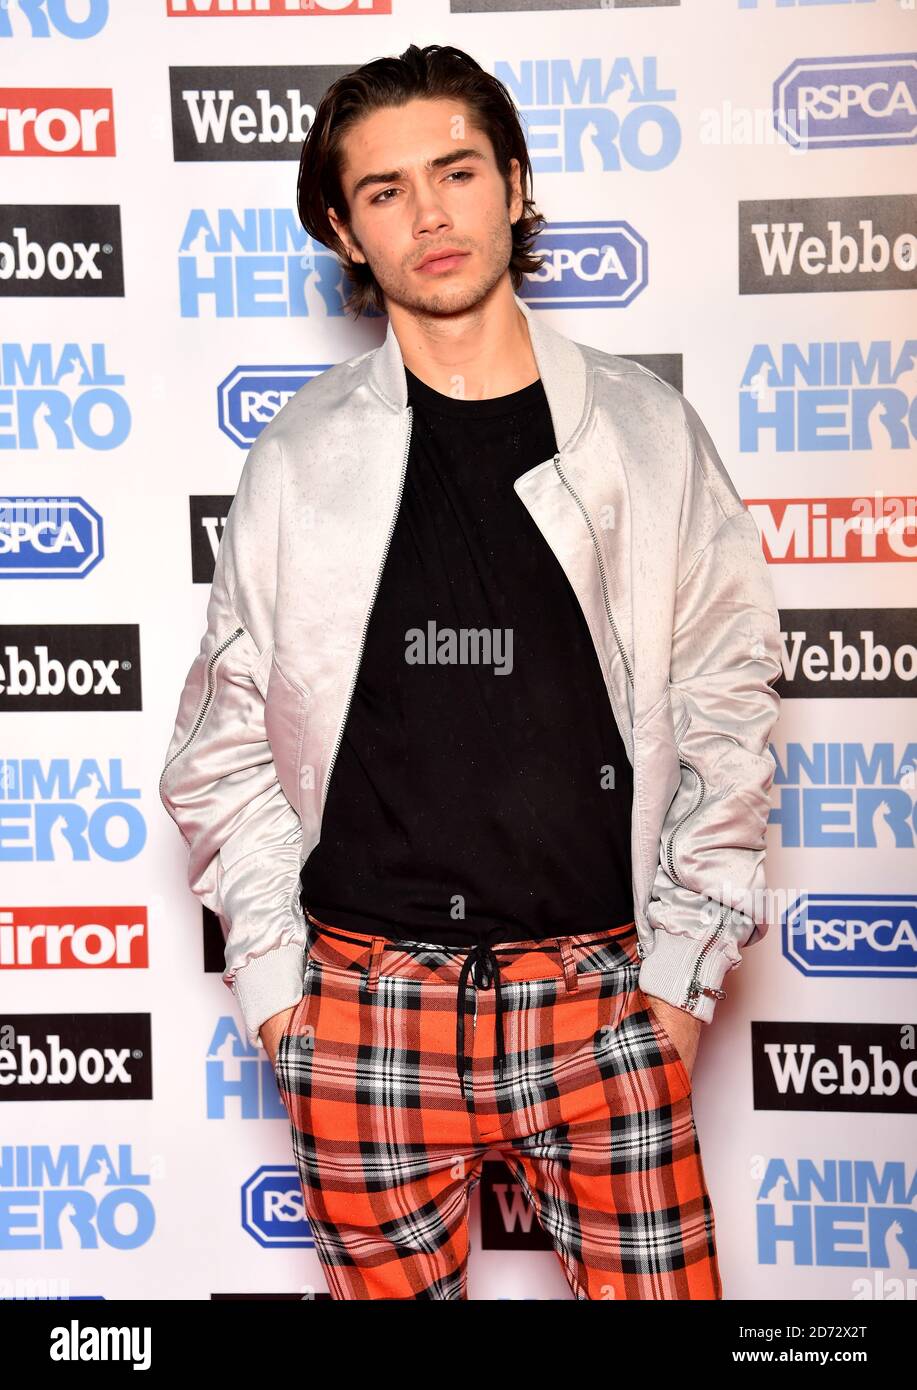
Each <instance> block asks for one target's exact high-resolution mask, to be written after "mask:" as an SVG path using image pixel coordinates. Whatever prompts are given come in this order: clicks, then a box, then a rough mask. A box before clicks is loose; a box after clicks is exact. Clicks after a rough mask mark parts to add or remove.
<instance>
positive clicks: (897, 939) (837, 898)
mask: <svg viewBox="0 0 917 1390" xmlns="http://www.w3.org/2000/svg"><path fill="white" fill-rule="evenodd" d="M781 946H782V951H783V955H784V958H785V959H786V960H788V961H789V963H790V965H792V966H794V967H795V969H796V970H798V971H799V973H800V974H801V975H808V976H816V975H820V976H823V977H826V978H828V979H841V978H844V977H852V978H853V979H858V980H902V979H914V978H915V976H917V897H911V896H910V895H909V894H904V893H803V894H801V896H800V897H799V898H797V899H796V900H795V901H794V902H793V903H791V904H790V906H789V907H788V909H787V911H786V912H785V913H784V916H783V918H782V921H781Z"/></svg>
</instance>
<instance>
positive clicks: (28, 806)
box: [0, 757, 147, 864]
mask: <svg viewBox="0 0 917 1390" xmlns="http://www.w3.org/2000/svg"><path fill="white" fill-rule="evenodd" d="M140 796H141V792H140V788H139V787H126V786H125V785H124V780H123V768H122V763H121V759H120V758H109V760H108V771H107V772H105V771H103V765H102V763H100V762H99V761H97V760H96V759H95V758H84V759H83V760H82V761H77V760H75V759H70V758H66V757H62V758H48V759H47V760H44V761H43V760H42V759H40V758H0V824H2V826H3V829H4V834H3V835H2V836H0V863H12V864H30V863H44V864H48V863H60V862H63V863H68V864H69V863H89V862H92V861H96V860H102V861H104V862H105V863H109V864H123V863H125V862H126V861H127V860H129V859H136V857H137V855H138V854H139V853H140V852H141V850H142V849H143V848H144V846H145V845H146V838H147V829H146V821H145V820H144V818H143V815H142V813H141V811H140V808H139V806H138V805H137V804H136V803H137V802H138V801H139V800H140Z"/></svg>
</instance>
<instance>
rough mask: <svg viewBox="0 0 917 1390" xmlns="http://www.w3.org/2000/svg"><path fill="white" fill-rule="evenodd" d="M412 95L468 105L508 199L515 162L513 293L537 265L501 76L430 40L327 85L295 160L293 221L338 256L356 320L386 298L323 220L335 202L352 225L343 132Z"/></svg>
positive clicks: (521, 151)
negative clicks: (517, 208)
mask: <svg viewBox="0 0 917 1390" xmlns="http://www.w3.org/2000/svg"><path fill="white" fill-rule="evenodd" d="M418 97H420V98H437V97H449V98H450V99H452V100H454V101H462V102H464V103H465V104H466V105H467V107H468V112H469V119H470V120H471V121H472V122H473V124H474V125H475V126H476V127H479V128H480V129H481V130H483V131H484V133H485V134H486V135H487V136H488V138H489V140H490V143H491V144H492V146H493V149H494V155H495V157H496V161H497V168H498V169H499V171H500V173H501V174H502V175H503V177H504V179H505V180H506V189H507V203H508V202H509V196H510V188H511V185H510V181H509V162H510V160H511V159H518V161H519V171H520V188H521V192H522V199H523V206H522V215H521V217H520V218H519V219H518V221H517V222H515V223H514V224H513V228H512V233H513V250H512V256H511V258H510V262H509V272H510V277H511V279H512V283H513V289H514V290H515V291H518V290H519V288H520V287H521V285H522V278H523V274H524V273H526V272H532V271H536V270H539V269H540V268H541V266H542V264H543V258H542V257H540V256H535V255H533V254H532V245H533V243H534V241H535V238H536V237H537V235H538V233H539V232H540V231H541V229H542V227H543V226H544V225H545V219H544V218H543V217H542V216H541V214H540V213H539V212H538V210H537V209H536V207H535V204H534V202H533V201H532V198H531V190H532V165H531V162H530V160H529V153H528V149H527V148H526V143H525V136H524V135H523V132H522V125H521V123H520V120H519V113H518V112H517V110H516V107H515V106H514V104H513V100H512V97H511V96H510V94H509V92H508V91H507V89H506V87H505V86H504V85H503V83H502V82H501V81H500V80H499V78H496V77H492V76H491V75H490V73H487V72H485V71H484V69H483V68H482V67H481V66H480V64H478V63H476V62H475V60H474V59H473V58H472V57H470V56H469V55H468V54H467V53H463V52H462V50H461V49H460V48H452V47H450V46H447V45H444V44H436V43H431V44H427V46H426V47H425V48H418V47H417V45H416V44H413V43H412V44H411V45H410V46H409V47H408V48H406V49H405V50H404V52H403V53H402V54H401V55H400V57H398V58H376V59H374V61H373V62H371V63H364V65H363V66H362V67H360V68H357V69H356V70H355V71H354V72H349V73H345V75H344V76H343V77H339V78H338V79H337V81H336V82H333V83H332V84H331V86H330V87H329V88H328V90H327V92H326V93H325V95H324V96H323V97H322V99H321V101H320V102H319V105H318V108H317V110H316V112H315V120H314V121H313V122H312V125H311V127H310V129H309V132H308V134H307V135H306V138H305V141H304V143H303V147H302V154H301V156H300V160H299V178H298V180H297V184H296V207H297V211H298V212H299V220H300V221H301V222H302V225H303V226H304V227H305V229H306V231H307V232H308V233H309V235H310V236H312V237H314V238H315V240H316V241H319V242H321V244H322V245H323V246H327V247H328V249H329V250H331V251H334V252H335V254H336V255H337V256H338V257H339V259H340V260H341V261H342V263H343V265H344V270H345V272H346V275H347V278H348V280H349V281H350V283H351V286H352V290H351V293H350V295H349V296H348V298H347V300H346V302H345V308H346V309H348V310H349V311H351V312H352V313H353V314H354V316H355V317H357V316H358V315H360V314H362V313H364V312H365V311H366V310H367V309H368V308H370V307H372V308H374V309H378V310H379V311H380V313H384V312H385V301H384V299H383V296H382V291H381V289H380V288H379V285H378V282H377V280H376V277H375V276H374V275H373V273H372V270H371V269H370V267H369V266H368V265H365V264H360V263H358V262H355V261H352V260H351V259H350V256H349V254H348V251H347V248H346V246H345V245H344V243H343V242H342V241H341V239H340V237H339V236H338V235H337V233H336V232H335V230H334V227H333V225H332V223H331V220H330V218H329V217H328V212H327V209H328V208H329V207H333V208H334V210H335V212H336V213H337V215H338V217H339V218H340V219H341V221H342V222H343V223H344V224H345V226H349V225H350V214H349V209H348V206H347V199H346V198H345V197H344V190H343V188H342V186H341V162H342V157H343V149H342V142H343V140H344V137H345V135H346V134H347V132H348V130H350V128H351V127H352V126H353V125H355V124H356V123H357V122H358V121H360V120H362V119H363V117H365V116H368V115H369V114H370V113H371V112H373V111H377V110H379V109H381V108H383V107H388V106H404V105H405V104H406V103H407V102H408V101H412V100H414V99H415V98H418Z"/></svg>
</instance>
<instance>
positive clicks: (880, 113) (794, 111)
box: [774, 53, 917, 150]
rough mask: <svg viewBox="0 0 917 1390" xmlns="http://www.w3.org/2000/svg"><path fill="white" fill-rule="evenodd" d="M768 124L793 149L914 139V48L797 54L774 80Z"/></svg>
mask: <svg viewBox="0 0 917 1390" xmlns="http://www.w3.org/2000/svg"><path fill="white" fill-rule="evenodd" d="M774 124H775V126H776V128H777V130H778V131H779V133H780V134H781V135H782V136H783V138H784V139H785V140H786V141H787V143H788V144H789V145H792V146H793V147H794V148H795V149H801V150H817V149H826V148H830V149H849V148H851V147H852V146H855V145H913V144H915V143H917V54H914V53H902V54H900V55H899V54H894V53H892V54H877V55H876V56H873V57H865V58H799V59H797V60H796V61H795V62H794V63H791V64H790V66H789V67H788V68H785V69H784V71H783V72H782V73H781V74H780V76H779V77H778V78H777V80H776V81H775V83H774Z"/></svg>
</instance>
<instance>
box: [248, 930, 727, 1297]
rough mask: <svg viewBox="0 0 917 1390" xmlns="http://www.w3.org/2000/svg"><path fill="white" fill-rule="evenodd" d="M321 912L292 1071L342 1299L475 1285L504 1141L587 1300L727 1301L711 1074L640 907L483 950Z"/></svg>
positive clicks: (309, 1197) (285, 1047)
mask: <svg viewBox="0 0 917 1390" xmlns="http://www.w3.org/2000/svg"><path fill="white" fill-rule="evenodd" d="M308 922H309V932H308V940H307V944H306V951H307V960H306V968H305V975H304V982H303V996H302V999H301V1000H300V1002H299V1003H298V1004H297V1006H296V1008H295V1010H294V1011H293V1013H292V1015H291V1016H290V1019H289V1020H288V1023H287V1025H286V1028H285V1030H284V1032H283V1034H282V1036H281V1038H280V1040H279V1043H278V1047H277V1052H276V1057H275V1074H276V1077H277V1083H278V1088H279V1090H280V1094H281V1097H282V1099H283V1103H284V1105H285V1107H286V1110H287V1114H288V1116H289V1119H290V1128H291V1135H292V1143H293V1153H294V1157H295V1160H296V1165H297V1168H298V1171H299V1177H300V1182H301V1185H302V1192H303V1200H304V1203H305V1210H306V1215H307V1216H308V1219H309V1224H310V1227H311V1230H312V1234H313V1238H314V1240H315V1249H316V1253H317V1255H318V1257H319V1259H320V1261H321V1264H322V1267H323V1270H324V1272H325V1276H326V1279H327V1282H328V1289H329V1292H330V1294H331V1296H332V1297H333V1298H353V1299H360V1298H364V1299H368V1298H382V1299H386V1298H402V1299H403V1298H420V1299H462V1298H467V1296H468V1294H467V1263H468V1200H469V1196H470V1193H471V1191H472V1190H473V1188H474V1187H475V1186H476V1184H477V1183H478V1181H479V1180H480V1176H481V1169H482V1166H483V1162H484V1157H485V1154H486V1153H488V1152H489V1151H492V1150H497V1151H498V1152H499V1154H500V1156H501V1157H502V1158H503V1160H504V1162H505V1163H506V1164H507V1166H508V1167H509V1169H510V1170H511V1172H512V1173H513V1175H514V1177H515V1178H516V1179H517V1181H518V1182H519V1183H520V1185H521V1186H522V1189H523V1191H524V1192H525V1194H526V1196H527V1197H528V1200H529V1201H530V1202H531V1203H532V1206H533V1208H534V1211H535V1214H536V1216H537V1218H538V1220H539V1222H540V1223H541V1225H542V1227H543V1228H544V1230H545V1231H546V1232H547V1234H548V1236H549V1238H550V1240H551V1243H552V1245H553V1247H554V1249H555V1251H556V1252H557V1255H558V1256H559V1258H560V1261H561V1264H562V1267H563V1270H564V1274H565V1276H566V1279H567V1282H568V1283H569V1285H570V1287H571V1289H572V1290H573V1293H574V1295H575V1296H576V1297H577V1298H589V1299H598V1298H614V1299H618V1298H623V1299H635V1298H636V1299H648V1298H679V1299H682V1298H685V1299H718V1298H721V1297H722V1284H721V1281H720V1274H719V1268H718V1263H717V1255H716V1244H715V1232H714V1217H713V1208H712V1205H711V1201H710V1197H709V1194H708V1191H707V1186H706V1181H705V1178H704V1171H703V1165H702V1163H701V1154H700V1145H699V1140H698V1135H697V1129H696V1127H695V1123H694V1115H693V1107H692V1086H691V1078H690V1076H689V1075H688V1072H687V1069H686V1067H685V1065H684V1063H683V1062H682V1060H681V1058H680V1056H679V1054H678V1050H677V1049H676V1047H675V1046H674V1044H673V1043H672V1041H671V1040H670V1038H669V1037H668V1035H667V1034H666V1032H665V1030H664V1028H663V1027H662V1025H661V1024H660V1023H659V1021H658V1019H657V1017H656V1015H655V1014H654V1013H653V1012H652V1009H651V1006H650V1004H649V1002H648V1000H647V998H646V996H645V995H644V994H643V992H642V991H641V989H640V987H639V985H638V984H637V977H638V974H639V968H640V958H639V955H638V953H637V934H636V928H635V926H634V923H632V922H631V923H628V924H626V925H625V926H622V927H618V928H613V929H610V930H607V931H600V932H592V933H588V934H585V935H579V936H577V935H573V936H564V937H554V938H551V939H549V940H548V941H522V942H512V943H508V944H505V943H500V944H499V945H496V946H494V947H493V948H489V947H483V948H481V947H475V948H466V947H444V946H438V945H434V944H431V943H423V942H416V941H410V942H408V941H390V940H387V939H386V938H384V937H380V936H371V935H361V934H359V933H355V932H346V933H345V932H341V931H338V929H337V928H333V927H330V926H329V925H327V924H325V923H322V922H319V921H318V920H317V919H316V918H314V917H313V916H312V915H311V913H309V914H308ZM469 992H470V993H471V996H472V998H471V1001H470V1002H471V1003H473V1007H474V1017H473V1019H472V1021H471V1024H470V1028H469V1027H468V1026H467V1017H466V1016H467V1012H468V1009H469V998H468V995H469ZM466 1038H468V1042H467V1043H466V1041H465V1039H466ZM466 1052H467V1055H466Z"/></svg>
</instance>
